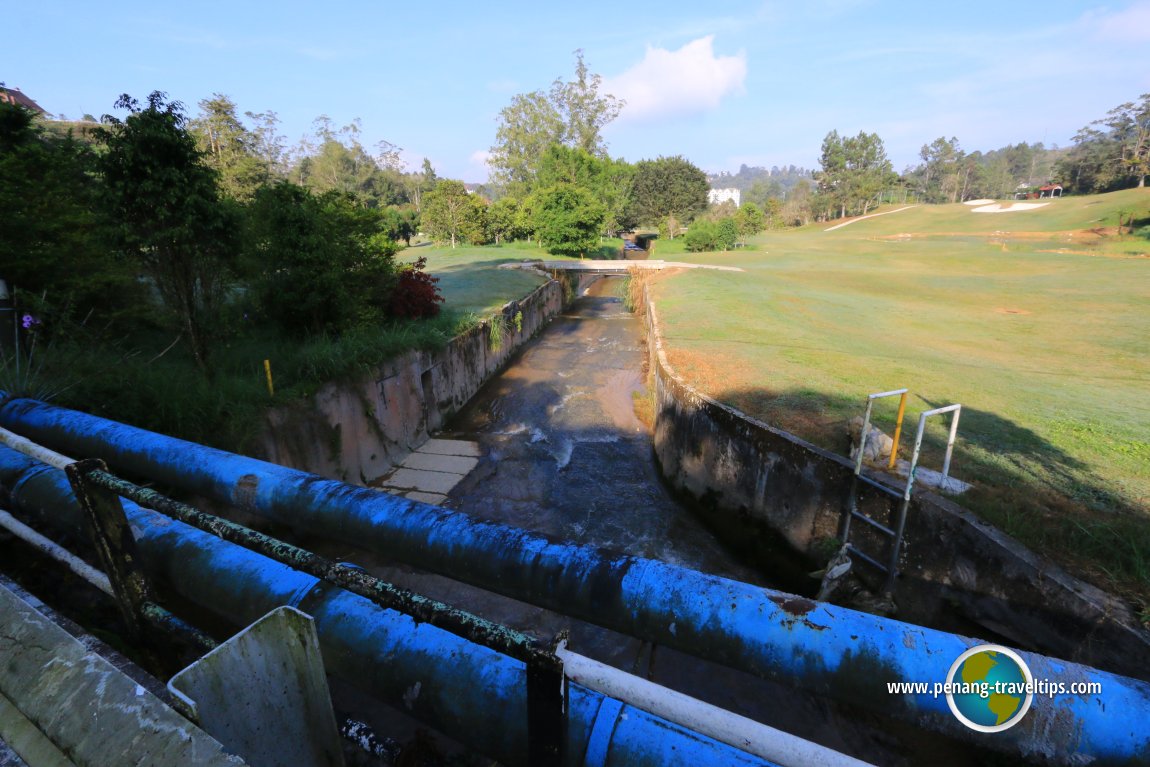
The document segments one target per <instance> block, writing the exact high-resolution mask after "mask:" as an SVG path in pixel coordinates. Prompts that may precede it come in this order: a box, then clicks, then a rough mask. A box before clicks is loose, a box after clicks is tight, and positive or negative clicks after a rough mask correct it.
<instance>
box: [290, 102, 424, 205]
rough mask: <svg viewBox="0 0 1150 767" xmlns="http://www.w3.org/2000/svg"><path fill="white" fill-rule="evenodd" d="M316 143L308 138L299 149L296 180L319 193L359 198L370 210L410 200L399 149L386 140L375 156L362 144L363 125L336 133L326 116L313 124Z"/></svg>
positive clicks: (294, 172) (355, 121)
mask: <svg viewBox="0 0 1150 767" xmlns="http://www.w3.org/2000/svg"><path fill="white" fill-rule="evenodd" d="M313 132H314V140H311V139H305V140H304V141H302V142H301V143H300V146H299V147H298V149H297V154H298V159H297V161H296V164H295V169H294V171H293V174H292V175H293V177H294V178H296V179H297V180H298V183H300V184H302V185H304V186H307V187H308V188H309V189H312V190H313V191H316V192H333V191H334V192H342V193H344V194H351V195H355V196H356V197H357V198H359V199H360V200H361V201H362V202H363V203H364V204H366V205H368V206H369V207H373V208H375V207H385V206H387V205H397V204H400V203H403V202H406V201H407V192H406V189H405V184H404V180H403V177H402V174H401V173H400V171H399V167H398V163H399V149H398V147H396V146H395V145H393V144H391V143H389V142H387V141H382V142H380V143H379V145H377V151H376V154H375V155H372V154H371V153H370V152H368V150H367V148H366V147H364V146H363V145H362V144H361V143H360V141H359V136H360V133H361V128H360V122H359V120H358V119H356V120H352V121H351V123H349V124H348V125H345V126H343V127H342V128H340V129H338V130H336V129H335V128H334V126H333V125H332V121H331V119H330V118H329V117H327V116H326V115H320V116H319V117H317V118H316V120H315V123H314V124H313Z"/></svg>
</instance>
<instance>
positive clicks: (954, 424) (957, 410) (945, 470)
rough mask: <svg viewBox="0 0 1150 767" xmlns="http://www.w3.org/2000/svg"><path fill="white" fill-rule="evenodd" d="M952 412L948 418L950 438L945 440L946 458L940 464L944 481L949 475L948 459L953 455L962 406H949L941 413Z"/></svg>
mask: <svg viewBox="0 0 1150 767" xmlns="http://www.w3.org/2000/svg"><path fill="white" fill-rule="evenodd" d="M947 410H953V411H954V415H952V416H951V417H950V436H949V437H947V439H946V458H945V459H943V462H942V477H943V479H946V477H947V475H948V474H949V473H950V457H951V455H952V454H953V453H954V438H955V437H956V436H957V435H958V417H959V416H960V415H962V405H951V406H950V407H949V408H942V411H943V412H946V411H947Z"/></svg>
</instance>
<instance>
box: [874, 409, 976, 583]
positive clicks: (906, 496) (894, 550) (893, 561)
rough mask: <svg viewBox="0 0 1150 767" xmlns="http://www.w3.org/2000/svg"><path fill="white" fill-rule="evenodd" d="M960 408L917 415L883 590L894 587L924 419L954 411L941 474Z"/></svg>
mask: <svg viewBox="0 0 1150 767" xmlns="http://www.w3.org/2000/svg"><path fill="white" fill-rule="evenodd" d="M961 410H962V405H957V404H956V405H947V406H946V407H939V408H935V409H934V410H926V411H923V412H922V413H921V414H920V415H919V417H918V433H917V434H915V437H914V452H913V453H911V457H910V471H909V472H907V477H906V487H905V488H904V489H903V493H902V504H901V505H900V506H899V510H898V524H897V526H896V527H895V538H894V545H893V546H892V547H891V553H890V567H889V568H887V576H886V585H885V586H883V591H884V592H886V593H890V591H891V589H893V588H894V579H895V576H896V575H897V574H898V555H899V550H900V549H901V548H902V533H903V528H904V527H906V514H907V510H908V509H909V508H910V496H911V493H912V492H913V490H914V475H915V472H917V471H918V459H919V456H920V455H921V454H922V437H923V434H924V433H925V432H926V419H927V418H929V417H930V416H932V415H942V414H943V413H950V412H953V413H954V417H953V418H952V419H951V421H950V437H949V438H948V439H947V443H946V459H945V461H944V462H943V465H942V475H943V477H945V476H946V473H947V472H948V471H949V470H950V456H951V452H952V451H953V449H954V439H955V435H956V434H957V433H958V414H959V412H960V411H961Z"/></svg>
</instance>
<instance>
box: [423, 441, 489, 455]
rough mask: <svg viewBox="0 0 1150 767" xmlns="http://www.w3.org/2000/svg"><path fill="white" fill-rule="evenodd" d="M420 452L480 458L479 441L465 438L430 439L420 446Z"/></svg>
mask: <svg viewBox="0 0 1150 767" xmlns="http://www.w3.org/2000/svg"><path fill="white" fill-rule="evenodd" d="M416 452H419V453H434V454H435V455H462V456H467V457H470V458H478V457H479V456H480V455H481V453H480V452H479V443H478V442H470V441H468V440H465V439H429V440H427V441H426V442H424V443H423V444H422V445H420V446H419V449H418V450H417V451H416Z"/></svg>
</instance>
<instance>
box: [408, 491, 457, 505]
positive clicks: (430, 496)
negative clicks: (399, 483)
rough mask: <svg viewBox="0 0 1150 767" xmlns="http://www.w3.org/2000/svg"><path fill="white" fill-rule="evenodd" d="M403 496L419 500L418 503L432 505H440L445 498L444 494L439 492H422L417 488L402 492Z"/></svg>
mask: <svg viewBox="0 0 1150 767" xmlns="http://www.w3.org/2000/svg"><path fill="white" fill-rule="evenodd" d="M403 497H404V498H409V499H411V500H413V501H419V502H420V503H430V504H431V505H432V506H442V505H443V502H444V501H445V500H447V496H446V495H440V494H439V493H423V492H420V491H419V490H412V491H410V492H407V493H404V494H403Z"/></svg>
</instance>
